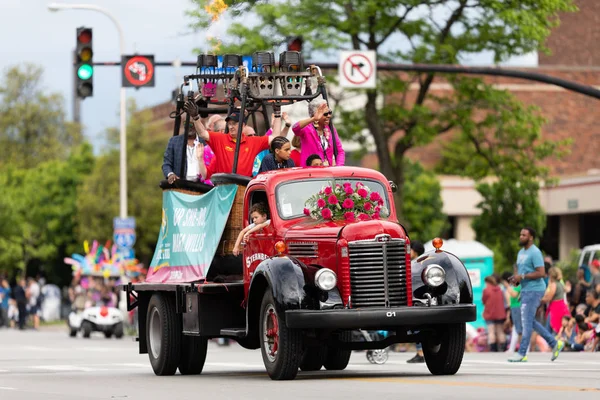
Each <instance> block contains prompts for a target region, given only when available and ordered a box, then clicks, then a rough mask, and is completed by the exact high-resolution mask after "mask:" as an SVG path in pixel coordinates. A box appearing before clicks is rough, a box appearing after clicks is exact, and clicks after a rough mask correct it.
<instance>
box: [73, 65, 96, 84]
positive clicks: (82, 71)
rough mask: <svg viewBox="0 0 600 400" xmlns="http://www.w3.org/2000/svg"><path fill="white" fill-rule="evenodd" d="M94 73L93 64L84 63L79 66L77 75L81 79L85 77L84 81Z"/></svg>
mask: <svg viewBox="0 0 600 400" xmlns="http://www.w3.org/2000/svg"><path fill="white" fill-rule="evenodd" d="M93 74H94V68H92V66H91V65H89V64H83V65H81V66H79V69H77V76H78V77H79V79H83V80H84V81H85V80H88V79H90V78H91V77H92V75H93Z"/></svg>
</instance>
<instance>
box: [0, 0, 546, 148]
mask: <svg viewBox="0 0 600 400" xmlns="http://www.w3.org/2000/svg"><path fill="white" fill-rule="evenodd" d="M51 2H52V1H45V0H0V38H2V40H1V41H0V70H2V71H4V70H5V69H6V68H8V67H11V66H14V65H16V64H22V63H26V62H30V63H36V64H41V65H42V66H43V67H44V77H43V82H44V87H45V88H46V89H48V90H49V91H52V92H60V93H61V94H62V95H63V97H64V98H65V106H66V110H67V115H68V116H69V118H71V117H72V99H73V96H72V92H73V85H72V80H73V75H72V74H73V72H72V67H71V62H72V58H71V57H72V51H73V49H74V46H75V31H76V28H77V27H79V26H86V27H91V28H92V29H93V35H94V38H93V49H94V60H95V61H119V59H120V56H119V38H118V34H117V29H116V27H115V26H114V24H113V23H112V21H111V20H110V19H109V18H108V17H107V16H105V15H104V14H102V13H100V12H97V11H90V10H61V11H58V12H51V11H49V10H48V4H49V3H51ZM62 3H71V4H82V3H85V4H93V5H96V6H101V7H103V8H105V9H106V10H108V11H110V13H112V14H113V15H114V16H115V17H116V19H117V20H118V21H119V22H120V24H121V25H122V28H123V36H124V38H125V51H126V52H127V53H129V54H133V53H134V52H137V53H139V54H153V55H154V56H155V60H156V61H173V60H175V59H177V58H179V59H180V60H182V61H195V59H196V54H194V52H193V49H194V48H197V47H202V46H205V44H206V38H207V36H217V37H223V36H224V33H225V29H226V25H227V19H226V18H225V19H222V20H221V21H219V22H218V23H216V24H215V25H214V26H213V27H211V29H210V31H207V32H192V31H191V30H190V29H189V28H188V24H189V23H190V19H189V18H188V17H186V16H185V11H186V10H189V9H191V8H192V7H193V4H192V3H191V1H190V0H81V1H69V0H65V1H62ZM8 38H12V40H7V39H8ZM323 61H328V62H331V61H335V60H331V59H329V60H323ZM469 63H470V64H478V65H486V64H490V63H491V57H490V56H489V55H486V54H481V55H477V56H475V57H473V58H472V59H471V60H470V61H469ZM507 65H518V66H535V65H537V55H535V54H532V55H526V56H523V57H518V58H515V59H513V60H510V61H509V62H508V63H507ZM194 69H195V68H194V67H181V68H180V69H179V71H178V70H177V69H176V68H173V67H157V70H156V75H155V77H156V79H155V81H156V86H155V87H154V88H141V89H139V90H136V89H133V88H131V89H127V97H128V98H134V99H135V100H136V102H137V104H138V106H139V107H148V106H152V105H156V104H160V103H162V102H165V101H168V100H169V99H170V97H171V91H172V90H173V89H174V88H175V87H176V86H178V85H179V84H180V82H179V79H178V77H181V76H183V74H189V73H193V72H194ZM120 87H121V74H120V69H119V67H116V66H98V67H96V68H95V71H94V95H93V97H88V98H86V99H85V100H84V101H83V102H82V105H81V122H82V124H83V125H84V133H85V135H86V136H87V137H88V138H89V140H90V141H91V143H92V144H93V145H94V148H95V149H96V150H98V149H99V148H101V146H102V144H103V141H104V132H105V131H106V129H107V128H110V127H118V126H119V95H120ZM170 134H171V133H170V132H165V137H168V136H169V135H170Z"/></svg>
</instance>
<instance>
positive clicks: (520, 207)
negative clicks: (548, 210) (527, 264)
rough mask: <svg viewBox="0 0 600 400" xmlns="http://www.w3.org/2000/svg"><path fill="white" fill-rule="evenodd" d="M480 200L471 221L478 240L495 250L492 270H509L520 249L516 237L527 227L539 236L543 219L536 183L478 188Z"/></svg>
mask: <svg viewBox="0 0 600 400" xmlns="http://www.w3.org/2000/svg"><path fill="white" fill-rule="evenodd" d="M477 190H478V191H479V192H480V193H481V195H482V197H483V201H481V203H479V205H478V207H479V208H480V209H481V211H482V213H481V215H479V216H477V217H476V218H475V219H474V221H473V228H474V229H475V232H476V233H477V239H478V240H480V241H481V242H483V243H485V244H486V245H488V246H489V247H490V248H491V249H493V251H494V263H495V270H496V271H497V272H501V271H505V270H506V271H512V266H513V264H514V263H515V261H516V259H517V252H518V250H519V240H518V234H519V232H520V231H521V229H522V228H524V227H526V226H530V227H532V228H534V229H535V230H536V232H538V234H539V233H541V232H542V231H543V230H544V228H545V226H546V216H545V214H544V210H543V209H542V207H541V206H540V203H539V201H538V190H539V184H538V182H537V181H533V180H529V181H510V180H508V179H506V180H501V181H497V182H493V183H481V184H479V185H477Z"/></svg>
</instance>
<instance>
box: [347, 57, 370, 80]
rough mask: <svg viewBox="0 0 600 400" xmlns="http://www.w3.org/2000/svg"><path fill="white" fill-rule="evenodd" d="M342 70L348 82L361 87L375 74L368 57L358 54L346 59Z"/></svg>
mask: <svg viewBox="0 0 600 400" xmlns="http://www.w3.org/2000/svg"><path fill="white" fill-rule="evenodd" d="M348 69H349V71H348ZM342 70H343V72H344V77H345V78H346V79H347V80H348V82H350V83H353V84H355V85H360V84H362V83H365V82H367V81H368V80H369V78H370V77H371V74H373V64H372V63H371V61H370V60H369V59H368V58H367V57H365V56H364V55H362V54H359V53H357V54H352V55H350V56H349V57H348V58H346V60H345V61H344V64H343V66H342Z"/></svg>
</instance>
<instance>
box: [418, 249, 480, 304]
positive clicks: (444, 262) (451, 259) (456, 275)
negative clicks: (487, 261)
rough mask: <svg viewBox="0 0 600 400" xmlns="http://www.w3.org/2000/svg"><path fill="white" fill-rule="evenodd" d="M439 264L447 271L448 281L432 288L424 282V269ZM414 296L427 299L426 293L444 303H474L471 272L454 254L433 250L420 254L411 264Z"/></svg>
mask: <svg viewBox="0 0 600 400" xmlns="http://www.w3.org/2000/svg"><path fill="white" fill-rule="evenodd" d="M431 264H437V265H439V266H441V267H442V268H443V269H444V271H446V282H445V283H444V284H443V285H441V286H440V287H438V288H430V287H429V286H427V285H426V284H425V283H424V282H423V278H422V273H423V270H424V269H425V268H426V267H427V266H428V265H431ZM411 276H412V290H413V297H414V298H417V299H423V300H425V299H426V298H427V296H426V293H429V294H430V295H431V296H432V297H437V298H438V299H439V300H440V302H439V304H440V305H443V304H473V288H472V286H471V279H470V278H469V273H468V272H467V268H466V267H465V265H464V264H463V262H462V261H461V260H460V259H459V258H458V257H456V256H455V255H454V254H452V253H449V252H447V251H443V250H437V251H436V250H432V251H429V252H426V253H424V254H423V255H421V256H419V257H418V258H417V259H416V260H415V261H414V262H413V263H412V266H411Z"/></svg>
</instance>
